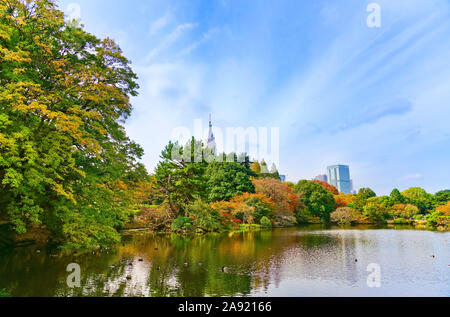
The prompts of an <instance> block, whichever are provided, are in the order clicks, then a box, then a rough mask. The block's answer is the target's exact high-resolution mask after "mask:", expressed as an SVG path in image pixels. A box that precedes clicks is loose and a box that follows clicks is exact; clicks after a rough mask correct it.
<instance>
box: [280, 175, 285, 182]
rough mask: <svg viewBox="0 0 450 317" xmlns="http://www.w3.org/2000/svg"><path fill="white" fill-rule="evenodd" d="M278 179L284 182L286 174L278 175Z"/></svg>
mask: <svg viewBox="0 0 450 317" xmlns="http://www.w3.org/2000/svg"><path fill="white" fill-rule="evenodd" d="M280 179H281V181H282V182H283V183H284V182H285V181H286V175H280Z"/></svg>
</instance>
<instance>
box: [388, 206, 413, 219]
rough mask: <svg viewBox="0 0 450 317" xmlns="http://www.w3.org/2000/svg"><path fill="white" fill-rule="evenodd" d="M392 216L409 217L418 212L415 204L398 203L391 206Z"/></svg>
mask: <svg viewBox="0 0 450 317" xmlns="http://www.w3.org/2000/svg"><path fill="white" fill-rule="evenodd" d="M391 210H392V212H391V214H392V216H393V217H394V218H403V219H410V218H412V217H414V216H416V215H417V214H419V213H420V210H419V208H418V207H417V206H414V205H411V204H407V205H405V204H398V205H394V206H393V207H392V209H391Z"/></svg>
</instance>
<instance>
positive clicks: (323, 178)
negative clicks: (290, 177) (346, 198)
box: [313, 174, 328, 183]
mask: <svg viewBox="0 0 450 317" xmlns="http://www.w3.org/2000/svg"><path fill="white" fill-rule="evenodd" d="M313 180H315V181H322V182H326V183H328V176H327V175H326V174H323V175H317V176H316V177H315V178H314V179H313Z"/></svg>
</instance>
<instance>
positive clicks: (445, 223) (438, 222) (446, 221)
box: [427, 211, 450, 229]
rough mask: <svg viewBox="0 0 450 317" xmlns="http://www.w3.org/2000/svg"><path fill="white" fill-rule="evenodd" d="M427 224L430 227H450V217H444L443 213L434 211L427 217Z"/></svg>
mask: <svg viewBox="0 0 450 317" xmlns="http://www.w3.org/2000/svg"><path fill="white" fill-rule="evenodd" d="M427 224H428V225H430V226H432V227H444V228H447V229H448V228H449V227H450V215H446V214H445V212H443V211H435V212H432V213H431V214H429V215H428V216H427Z"/></svg>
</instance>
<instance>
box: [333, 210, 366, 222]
mask: <svg viewBox="0 0 450 317" xmlns="http://www.w3.org/2000/svg"><path fill="white" fill-rule="evenodd" d="M360 218H361V216H360V215H359V214H358V213H357V212H356V211H355V210H353V209H351V208H348V207H341V208H338V209H336V211H334V212H333V213H331V221H332V222H335V223H337V224H338V225H344V224H351V223H352V222H356V221H358V220H359V219H360Z"/></svg>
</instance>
